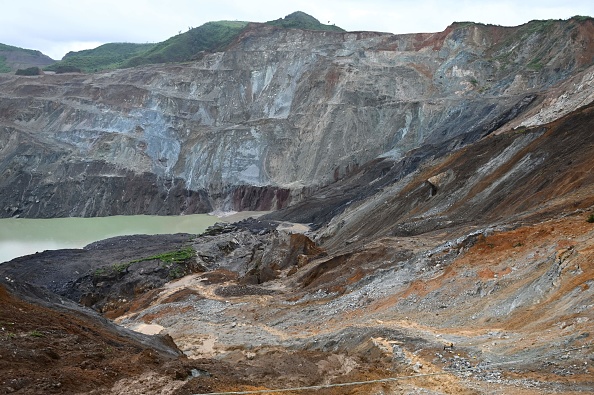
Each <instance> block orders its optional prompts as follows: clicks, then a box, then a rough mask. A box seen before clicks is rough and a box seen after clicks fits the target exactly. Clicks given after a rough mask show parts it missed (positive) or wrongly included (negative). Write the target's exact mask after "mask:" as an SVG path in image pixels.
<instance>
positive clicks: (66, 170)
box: [0, 19, 594, 217]
mask: <svg viewBox="0 0 594 395" xmlns="http://www.w3.org/2000/svg"><path fill="white" fill-rule="evenodd" d="M593 31H594V26H593V24H592V22H591V20H586V21H580V20H573V19H572V20H569V21H553V22H550V21H547V22H538V21H537V22H531V23H529V24H527V25H523V26H520V27H516V28H504V27H497V26H484V25H476V24H454V25H452V26H450V27H448V28H447V29H446V30H445V31H444V32H440V33H433V34H412V35H392V34H384V33H374V32H352V33H344V32H315V31H303V30H294V29H279V28H275V27H271V26H262V25H255V26H254V27H253V28H252V29H248V30H246V31H245V32H244V33H243V35H242V36H241V37H240V38H239V39H238V40H236V41H235V42H234V43H232V45H231V46H230V47H229V48H228V49H227V50H226V51H224V52H219V53H211V54H209V53H203V54H201V55H200V56H199V59H198V60H196V61H195V62H191V63H185V64H175V65H161V66H148V67H141V68H134V69H126V70H116V71H111V72H107V73H100V74H93V75H80V74H72V75H44V76H39V77H16V76H7V75H5V76H0V190H1V191H2V192H1V193H0V201H1V202H2V205H3V208H4V209H3V210H2V212H1V213H0V215H1V216H14V215H20V216H28V217H52V216H95V215H113V214H134V213H146V214H177V213H181V212H186V213H190V212H206V211H211V210H214V209H219V210H245V209H252V210H270V209H277V208H282V207H285V206H287V205H289V204H291V203H294V202H296V201H298V200H300V199H301V198H302V197H304V196H306V195H309V194H311V193H312V192H313V191H315V190H317V189H319V188H320V187H323V186H325V185H328V184H330V183H332V182H335V181H337V180H339V179H341V178H343V177H344V176H345V175H348V174H352V173H353V172H354V171H356V170H357V169H358V168H359V167H360V166H362V165H364V164H366V163H368V162H370V161H372V160H376V159H377V158H389V159H390V160H393V161H399V160H402V159H403V158H405V157H406V156H407V155H408V153H409V152H411V151H412V150H421V151H423V150H426V152H429V153H430V155H429V156H431V155H442V154H444V153H445V152H449V151H451V150H453V149H457V148H459V147H462V146H464V145H466V144H468V143H470V142H472V141H476V140H477V139H479V138H481V137H483V136H485V135H487V134H489V133H492V132H494V131H497V130H499V129H501V128H502V127H504V126H505V125H507V124H508V123H509V122H510V121H512V120H514V121H515V122H518V120H519V119H522V114H527V115H526V117H528V115H530V114H532V117H533V118H534V116H536V115H534V114H541V113H542V112H541V113H538V112H537V111H538V108H539V106H540V105H541V103H542V102H543V100H544V97H545V95H546V94H547V93H549V94H550V91H551V89H552V88H555V87H558V86H560V84H562V83H563V82H564V81H568V80H569V79H570V78H572V77H573V76H576V75H577V74H578V73H587V72H588V67H589V66H590V65H591V64H592V51H591V48H592V47H593V44H592V37H593V36H594V34H593V33H592V32H593ZM582 78H585V77H582ZM585 89H591V87H590V86H589V85H587V87H586V88H585ZM562 93H563V92H559V93H558V96H560V95H561V94H562ZM582 96H583V97H589V96H588V95H582ZM549 100H551V99H550V98H549ZM582 102H583V100H582ZM568 106H569V107H571V104H569V105H568ZM531 111H532V112H531ZM541 116H542V115H541ZM528 122H530V121H528ZM409 170H412V169H409Z"/></svg>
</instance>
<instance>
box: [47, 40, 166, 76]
mask: <svg viewBox="0 0 594 395" xmlns="http://www.w3.org/2000/svg"><path fill="white" fill-rule="evenodd" d="M155 45H156V44H133V43H109V44H104V45H101V46H99V47H97V48H95V49H85V50H83V51H77V52H68V53H67V54H66V55H65V56H64V58H62V60H61V61H59V62H57V63H54V64H53V65H51V66H49V67H46V68H45V70H49V71H57V70H59V69H60V68H64V67H71V68H76V69H79V70H82V71H85V72H94V71H99V70H106V69H117V68H121V67H123V65H124V63H125V62H126V61H128V60H129V59H130V58H132V57H134V56H137V55H139V54H141V53H144V52H146V51H149V50H150V49H152V48H153V47H154V46H155Z"/></svg>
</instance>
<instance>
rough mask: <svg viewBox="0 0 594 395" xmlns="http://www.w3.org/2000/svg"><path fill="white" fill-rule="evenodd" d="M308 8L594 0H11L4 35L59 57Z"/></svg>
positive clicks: (553, 4)
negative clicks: (211, 24) (211, 23)
mask: <svg viewBox="0 0 594 395" xmlns="http://www.w3.org/2000/svg"><path fill="white" fill-rule="evenodd" d="M297 10H300V11H304V12H306V13H308V14H310V15H312V16H314V17H316V18H318V19H319V20H320V21H321V22H323V23H328V22H330V23H334V24H336V25H338V26H340V27H343V28H344V29H346V30H375V31H384V32H392V33H415V32H436V31H442V30H443V29H445V28H446V27H447V26H448V25H449V24H451V23H452V22H455V21H471V22H481V23H491V24H498V25H504V26H515V25H519V24H522V23H525V22H528V21H530V20H532V19H566V18H569V17H571V16H574V15H578V14H579V15H589V16H593V15H594V1H592V0H587V1H586V0H566V1H559V0H554V1H550V0H540V1H534V0H524V1H522V2H519V1H515V0H514V1H512V0H497V1H495V0H473V1H470V0H458V1H453V0H441V1H438V0H342V1H340V0H324V1H321V0H294V1H292V2H281V1H278V0H275V1H270V0H251V1H249V2H248V1H244V0H241V1H240V0H218V1H214V2H213V1H212V0H208V1H202V0H169V1H162V0H144V1H141V0H101V1H99V0H96V1H93V0H78V1H74V2H73V1H70V0H28V1H26V2H18V1H17V2H15V1H11V2H6V4H3V6H2V13H1V14H0V26H2V29H1V30H0V43H4V44H9V45H16V46H19V47H24V48H32V49H39V50H41V51H42V52H44V53H46V54H47V55H49V56H51V57H52V58H54V59H59V58H61V57H62V56H63V55H64V54H65V53H66V52H68V51H71V50H80V49H85V48H94V47H96V46H97V45H99V44H102V43H106V42H138V43H145V42H159V41H163V40H166V39H167V38H169V37H171V36H173V35H175V34H177V33H178V32H179V31H182V32H183V31H186V30H187V29H188V27H190V26H192V27H197V26H200V25H201V24H203V23H206V22H208V21H216V20H247V21H254V22H265V21H267V20H272V19H277V18H281V17H284V16H286V15H288V14H289V13H291V12H293V11H297Z"/></svg>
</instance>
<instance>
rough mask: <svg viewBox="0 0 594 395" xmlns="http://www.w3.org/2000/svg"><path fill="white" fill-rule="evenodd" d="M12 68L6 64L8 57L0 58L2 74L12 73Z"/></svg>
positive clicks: (0, 71)
mask: <svg viewBox="0 0 594 395" xmlns="http://www.w3.org/2000/svg"><path fill="white" fill-rule="evenodd" d="M11 71H12V70H10V67H8V65H7V64H6V57H5V56H0V73H10V72H11Z"/></svg>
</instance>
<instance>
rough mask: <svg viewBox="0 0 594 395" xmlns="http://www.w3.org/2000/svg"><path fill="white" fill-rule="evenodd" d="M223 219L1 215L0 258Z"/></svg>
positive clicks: (183, 229) (190, 229) (195, 229)
mask: <svg viewBox="0 0 594 395" xmlns="http://www.w3.org/2000/svg"><path fill="white" fill-rule="evenodd" d="M217 221H220V219H219V218H218V217H215V216H212V215H207V214H195V215H184V216H170V217H163V216H153V215H131V216H114V217H98V218H52V219H27V218H2V219H0V262H6V261H9V260H11V259H13V258H16V257H19V256H23V255H28V254H34V253H35V252H41V251H44V250H56V249H61V248H82V247H84V246H86V245H87V244H89V243H92V242H95V241H98V240H103V239H107V238H109V237H114V236H122V235H134V234H148V235H153V234H168V233H169V234H171V233H191V234H196V233H201V232H203V231H204V230H205V229H206V228H207V227H209V226H210V225H213V224H214V223H215V222H217Z"/></svg>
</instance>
